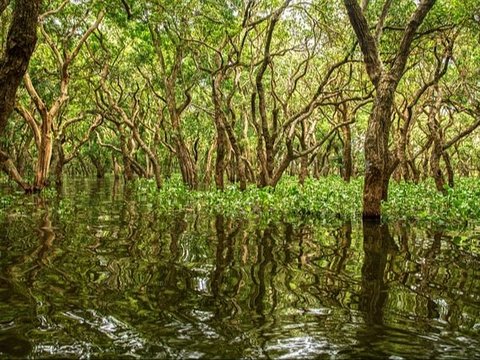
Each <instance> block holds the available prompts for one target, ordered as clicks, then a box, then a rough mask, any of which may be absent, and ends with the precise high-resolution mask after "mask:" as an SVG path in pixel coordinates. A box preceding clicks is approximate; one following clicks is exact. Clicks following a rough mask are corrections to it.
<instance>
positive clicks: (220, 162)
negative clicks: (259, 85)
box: [212, 73, 227, 190]
mask: <svg viewBox="0 0 480 360" xmlns="http://www.w3.org/2000/svg"><path fill="white" fill-rule="evenodd" d="M221 81H222V74H221V73H219V74H217V75H216V76H215V78H214V79H213V81H212V100H213V105H214V108H215V111H214V122H215V128H216V130H217V137H216V150H217V151H216V152H217V158H216V160H215V185H216V186H217V189H218V190H223V189H224V188H225V183H224V173H225V167H226V161H225V152H226V147H227V134H226V130H225V125H224V124H225V117H224V115H223V111H222V106H221V93H220V89H219V88H220V84H221Z"/></svg>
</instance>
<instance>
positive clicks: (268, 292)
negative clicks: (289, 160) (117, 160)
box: [0, 180, 480, 359]
mask: <svg viewBox="0 0 480 360" xmlns="http://www.w3.org/2000/svg"><path fill="white" fill-rule="evenodd" d="M8 191H9V190H8V189H0V194H1V196H3V197H5V196H6V194H7V192H8ZM9 196H10V195H9ZM9 202H10V204H6V201H4V202H3V206H4V207H5V209H6V211H7V213H8V214H7V215H4V216H0V229H1V231H0V357H2V358H49V357H51V358H65V357H71V358H79V357H81V358H88V357H94V358H111V357H114V356H115V357H125V358H135V357H138V358H145V357H148V358H152V357H155V358H200V357H207V358H302V357H307V358H312V357H319V358H335V359H337V358H339V359H342V358H358V357H370V358H392V359H398V358H429V359H430V358H474V357H479V356H480V278H479V272H478V269H479V265H480V255H479V252H478V251H477V249H479V246H478V244H479V238H480V232H479V230H478V229H474V228H470V229H464V230H456V231H448V230H445V229H440V228H437V227H433V226H432V227H425V226H424V227H415V226H414V225H413V224H405V223H404V224H383V225H380V226H379V225H376V224H368V223H367V224H364V225H362V224H358V223H350V222H347V223H345V224H343V225H342V226H338V227H333V226H332V227H325V226H320V225H314V222H311V221H310V220H311V219H306V220H308V221H302V222H298V223H293V224H292V223H267V224H264V223H262V224H259V223H257V222H253V221H247V220H245V219H229V218H226V217H223V216H220V215H218V216H211V215H207V214H202V213H198V212H194V211H188V210H187V211H183V212H172V213H170V214H159V213H157V212H156V211H155V207H154V206H153V205H152V204H149V203H148V202H146V201H142V200H139V199H138V198H136V197H135V196H134V194H133V192H132V191H131V190H130V189H128V188H124V187H123V186H122V185H121V184H114V183H113V181H108V180H106V181H96V180H70V181H68V182H67V183H66V185H65V187H64V191H63V193H62V194H61V195H60V196H58V197H53V198H51V197H50V198H48V199H45V198H42V197H35V196H18V195H15V196H13V198H11V201H9Z"/></svg>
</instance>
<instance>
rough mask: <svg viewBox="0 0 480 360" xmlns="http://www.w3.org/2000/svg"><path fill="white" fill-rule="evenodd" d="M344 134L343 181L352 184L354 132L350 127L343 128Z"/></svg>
mask: <svg viewBox="0 0 480 360" xmlns="http://www.w3.org/2000/svg"><path fill="white" fill-rule="evenodd" d="M342 133H343V180H345V181H346V182H350V179H351V177H352V167H353V165H352V163H353V161H352V131H351V129H350V125H347V126H343V127H342Z"/></svg>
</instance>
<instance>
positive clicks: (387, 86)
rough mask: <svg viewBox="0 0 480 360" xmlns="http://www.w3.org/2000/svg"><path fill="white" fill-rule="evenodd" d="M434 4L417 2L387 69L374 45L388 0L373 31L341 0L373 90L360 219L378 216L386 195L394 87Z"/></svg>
mask: <svg viewBox="0 0 480 360" xmlns="http://www.w3.org/2000/svg"><path fill="white" fill-rule="evenodd" d="M434 4H435V0H421V1H420V2H419V3H418V6H417V8H416V10H415V11H414V12H413V14H412V16H411V17H410V20H409V21H408V23H407V25H406V27H405V29H404V30H403V34H402V39H401V41H400V46H399V48H398V49H397V51H396V53H395V57H394V60H393V63H392V65H391V67H390V68H389V69H388V68H386V67H385V64H384V62H383V61H382V59H381V57H380V53H379V49H378V44H379V41H380V37H381V34H382V30H383V25H384V22H385V19H386V16H387V14H388V11H389V9H390V6H391V5H392V0H386V1H385V3H384V6H383V9H382V12H381V15H380V18H379V20H378V23H377V26H376V29H375V33H372V31H371V30H370V26H369V23H368V21H367V19H366V17H365V13H364V10H365V9H362V7H360V5H359V4H358V2H357V0H344V5H345V8H346V9H347V13H348V17H349V19H350V23H351V25H352V27H353V30H354V31H355V35H356V37H357V40H358V43H359V45H360V48H361V50H362V53H363V58H364V63H365V67H366V70H367V74H368V76H369V78H370V81H371V82H372V84H373V86H374V87H375V90H376V94H375V100H374V104H373V108H372V112H371V114H370V117H369V119H368V127H367V132H366V135H365V144H364V151H365V184H364V190H363V217H364V218H380V215H381V202H382V200H386V197H387V193H388V182H389V180H390V176H391V174H392V172H393V169H394V168H395V166H396V165H394V163H395V162H396V161H397V160H396V159H392V158H391V156H389V152H388V141H389V136H390V127H391V117H392V112H393V103H394V97H395V90H396V89H397V86H398V83H399V82H400V79H401V78H402V75H403V72H404V70H405V65H406V64H407V60H408V57H409V53H410V47H411V45H412V42H413V40H414V39H415V35H416V31H417V29H418V28H419V26H420V25H421V24H422V22H423V20H424V19H425V17H426V16H427V14H428V12H429V11H430V9H431V8H432V7H433V5H434Z"/></svg>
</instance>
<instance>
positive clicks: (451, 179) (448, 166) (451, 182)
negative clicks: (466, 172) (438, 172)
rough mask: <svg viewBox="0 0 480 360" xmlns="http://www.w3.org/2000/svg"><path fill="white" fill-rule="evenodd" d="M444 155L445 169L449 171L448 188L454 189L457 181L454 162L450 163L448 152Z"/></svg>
mask: <svg viewBox="0 0 480 360" xmlns="http://www.w3.org/2000/svg"><path fill="white" fill-rule="evenodd" d="M442 155H443V161H444V162H445V168H446V169H447V179H448V186H449V187H451V188H453V187H454V186H455V179H454V173H453V166H452V162H451V161H450V155H449V154H448V152H446V151H444V152H443V154H442Z"/></svg>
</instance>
